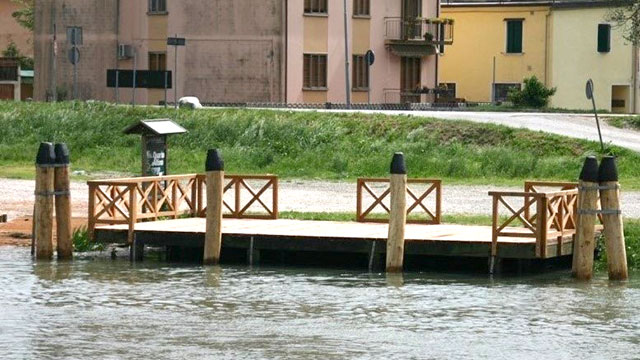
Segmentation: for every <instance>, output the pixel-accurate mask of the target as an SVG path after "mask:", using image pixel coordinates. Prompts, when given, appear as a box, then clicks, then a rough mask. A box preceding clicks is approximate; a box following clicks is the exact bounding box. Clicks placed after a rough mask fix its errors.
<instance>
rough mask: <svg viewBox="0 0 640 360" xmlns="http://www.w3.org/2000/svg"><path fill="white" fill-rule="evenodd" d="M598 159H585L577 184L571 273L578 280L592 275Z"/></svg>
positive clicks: (587, 278) (590, 157)
mask: <svg viewBox="0 0 640 360" xmlns="http://www.w3.org/2000/svg"><path fill="white" fill-rule="evenodd" d="M597 186H598V160H597V159H596V158H595V156H589V157H587V158H586V159H585V161H584V165H583V166H582V172H581V173H580V184H579V185H578V200H577V202H578V214H577V215H576V216H577V229H576V236H575V239H574V242H573V263H572V269H571V272H572V275H573V276H574V277H575V278H577V279H580V280H589V279H591V277H592V276H593V251H594V249H595V223H596V213H595V212H596V211H597V207H598V190H597Z"/></svg>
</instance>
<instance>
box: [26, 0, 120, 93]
mask: <svg viewBox="0 0 640 360" xmlns="http://www.w3.org/2000/svg"><path fill="white" fill-rule="evenodd" d="M35 5H36V9H35V10H36V11H35V17H36V27H35V34H34V36H35V38H34V52H35V53H34V54H35V79H34V81H35V89H34V97H35V99H36V100H45V99H46V98H47V96H48V95H49V96H50V95H51V94H52V92H53V91H55V90H54V89H56V88H57V89H58V90H57V92H58V94H59V95H66V96H65V97H66V99H70V98H72V96H73V65H71V63H70V62H69V60H68V59H67V52H68V51H69V49H70V48H71V46H70V45H69V44H68V42H67V35H66V31H67V27H68V26H80V27H82V29H83V45H82V46H80V47H79V50H80V62H79V64H78V79H79V80H78V89H79V91H78V93H79V98H80V99H83V100H87V99H99V100H109V101H111V100H113V91H112V90H110V89H107V87H106V70H107V69H109V68H114V67H115V65H116V51H117V39H116V20H117V13H118V11H117V9H118V7H117V0H93V1H86V0H36V1H35ZM54 23H55V24H56V29H57V31H56V35H57V56H55V57H54V55H53V53H54V51H53V24H54ZM54 62H55V68H56V69H55V74H56V77H55V80H54V78H53V76H54Z"/></svg>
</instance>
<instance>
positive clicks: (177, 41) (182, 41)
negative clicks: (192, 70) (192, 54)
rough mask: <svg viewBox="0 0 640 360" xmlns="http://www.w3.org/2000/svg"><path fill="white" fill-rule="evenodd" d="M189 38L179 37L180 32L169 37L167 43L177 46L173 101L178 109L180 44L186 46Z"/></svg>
mask: <svg viewBox="0 0 640 360" xmlns="http://www.w3.org/2000/svg"><path fill="white" fill-rule="evenodd" d="M186 44H187V40H186V39H185V38H179V37H178V34H176V35H175V37H170V38H167V45H169V46H173V47H174V48H175V59H174V60H175V65H174V68H173V71H174V72H175V81H176V86H175V87H174V90H173V102H174V106H175V108H176V109H178V46H185V45H186Z"/></svg>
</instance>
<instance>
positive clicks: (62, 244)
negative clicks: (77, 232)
mask: <svg viewBox="0 0 640 360" xmlns="http://www.w3.org/2000/svg"><path fill="white" fill-rule="evenodd" d="M55 153H56V167H55V170H54V189H55V208H56V239H57V251H58V259H71V258H72V257H73V243H72V241H71V236H72V230H71V192H70V189H69V188H70V181H69V164H70V159H69V148H68V147H67V144H64V143H62V144H56V145H55Z"/></svg>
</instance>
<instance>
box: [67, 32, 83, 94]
mask: <svg viewBox="0 0 640 360" xmlns="http://www.w3.org/2000/svg"><path fill="white" fill-rule="evenodd" d="M67 41H68V42H69V45H71V49H69V53H68V54H67V56H68V58H69V62H70V63H71V64H72V65H73V100H78V63H79V62H80V50H78V45H82V28H79V27H75V26H74V27H69V28H68V29H67Z"/></svg>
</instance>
